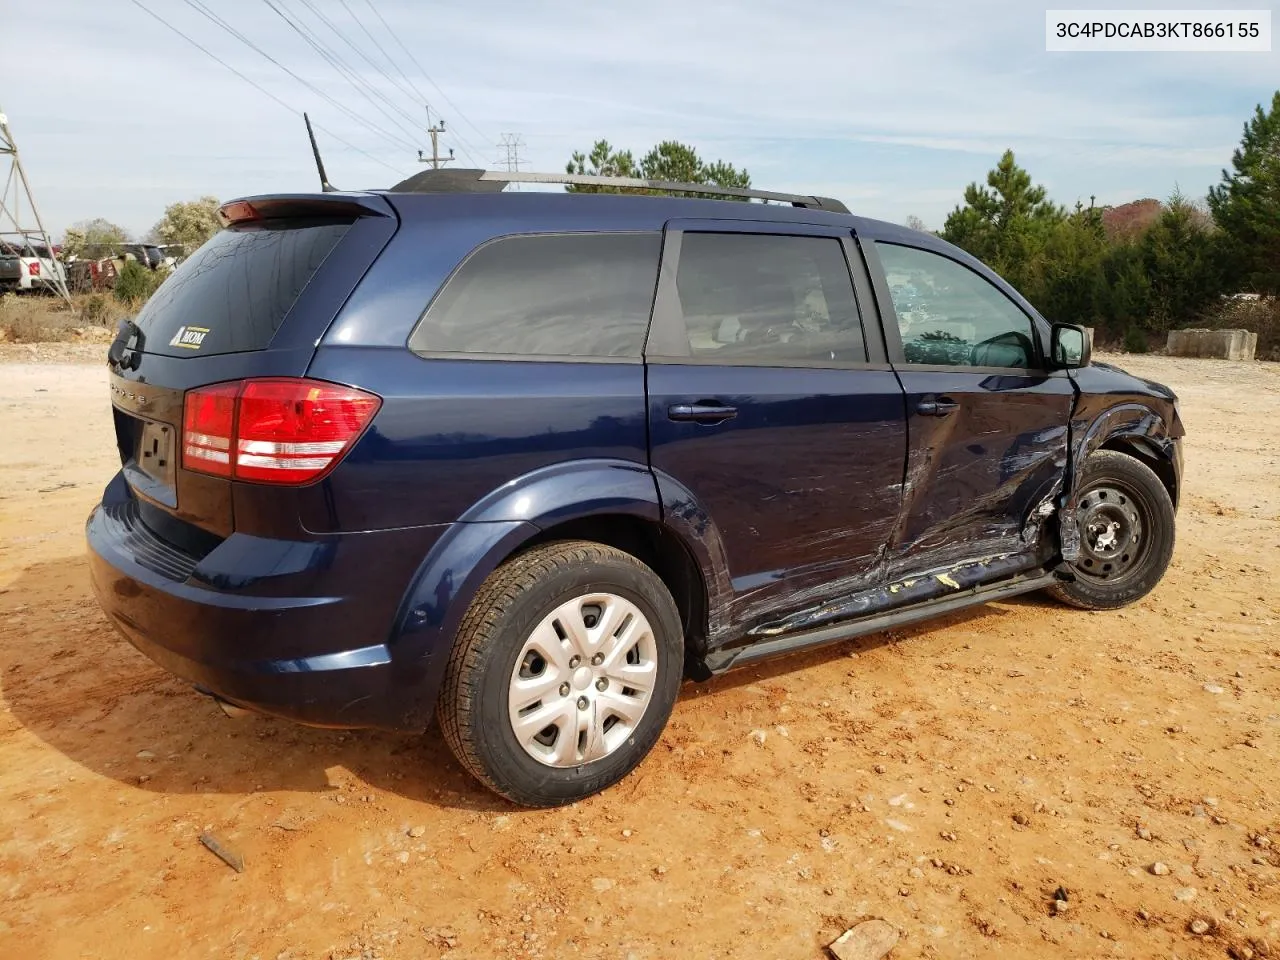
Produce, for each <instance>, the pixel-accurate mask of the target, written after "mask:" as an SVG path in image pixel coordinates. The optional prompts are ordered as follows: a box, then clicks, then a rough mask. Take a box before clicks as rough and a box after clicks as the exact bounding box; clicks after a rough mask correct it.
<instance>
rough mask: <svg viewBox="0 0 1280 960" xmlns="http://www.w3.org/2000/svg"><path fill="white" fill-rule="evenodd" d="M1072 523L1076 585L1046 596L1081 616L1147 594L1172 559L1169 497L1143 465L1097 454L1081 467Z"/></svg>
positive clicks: (1121, 456) (1105, 452)
mask: <svg viewBox="0 0 1280 960" xmlns="http://www.w3.org/2000/svg"><path fill="white" fill-rule="evenodd" d="M1080 490H1081V492H1080V495H1079V496H1078V497H1077V498H1076V519H1077V523H1078V524H1079V529H1080V556H1079V557H1078V558H1077V559H1076V560H1075V561H1074V562H1073V563H1072V564H1071V569H1072V572H1073V573H1074V574H1075V576H1076V579H1075V581H1074V582H1072V583H1066V582H1064V583H1059V584H1055V585H1054V586H1052V587H1050V588H1049V592H1050V593H1051V594H1052V595H1053V596H1054V597H1056V598H1057V599H1059V600H1061V601H1062V602H1063V603H1067V604H1069V605H1071V606H1073V607H1078V608H1080V609H1083V610H1114V609H1116V608H1118V607H1124V606H1127V605H1128V604H1131V603H1133V602H1134V601H1136V600H1139V599H1141V598H1142V597H1145V596H1146V595H1147V594H1148V593H1150V592H1151V591H1152V590H1153V589H1154V588H1155V585H1156V584H1157V583H1159V582H1160V578H1161V577H1163V576H1164V572H1165V570H1167V569H1168V567H1169V560H1170V559H1171V558H1172V556H1173V541H1174V514H1173V502H1172V501H1171V500H1170V499H1169V491H1167V490H1166V489H1165V487H1164V484H1163V483H1161V482H1160V478H1159V477H1157V476H1156V475H1155V473H1154V472H1153V471H1152V470H1151V468H1150V467H1148V466H1147V465H1146V464H1144V463H1142V462H1141V461H1139V460H1136V459H1134V458H1133V457H1130V456H1126V455H1125V454H1123V453H1117V452H1115V451H1113V450H1100V451H1098V452H1097V453H1095V454H1093V455H1092V456H1091V457H1090V458H1089V459H1088V461H1087V462H1086V463H1085V467H1084V475H1083V477H1082V479H1081V486H1080Z"/></svg>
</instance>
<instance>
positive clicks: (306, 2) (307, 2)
mask: <svg viewBox="0 0 1280 960" xmlns="http://www.w3.org/2000/svg"><path fill="white" fill-rule="evenodd" d="M299 2H301V3H302V4H303V6H305V7H306V8H307V9H308V10H310V11H311V12H312V14H314V15H315V17H316V18H317V19H319V20H320V21H321V22H322V23H323V24H324V25H325V26H327V27H328V28H329V29H330V30H331V31H332V32H333V33H334V35H336V36H337V37H338V39H339V40H341V41H342V42H343V43H345V44H346V45H347V46H348V47H350V48H351V49H352V50H353V51H355V53H356V54H357V55H358V56H359V57H360V58H361V59H362V60H364V62H365V63H367V64H368V65H369V66H370V67H372V68H373V69H374V70H375V71H376V72H377V74H378V75H379V76H380V77H382V78H383V79H384V80H386V81H387V83H389V84H390V85H391V86H392V87H393V88H395V89H396V90H398V91H399V92H400V93H402V94H404V95H405V96H406V97H408V98H409V99H410V100H415V99H421V100H422V102H423V104H424V105H425V106H426V107H427V109H428V111H429V110H430V108H431V104H430V103H428V102H427V99H426V97H424V96H422V92H421V91H420V90H418V89H417V88H416V87H415V86H414V85H413V83H412V82H411V81H409V79H408V77H405V82H406V83H407V84H408V88H406V87H405V86H404V85H402V84H401V83H399V82H397V81H396V79H395V78H394V77H392V76H391V75H390V74H388V73H387V71H386V70H385V69H383V67H382V66H381V65H379V64H378V63H376V62H374V60H373V58H372V57H370V56H369V55H368V54H367V53H365V51H364V50H362V49H361V48H360V47H359V46H357V45H356V44H355V43H353V42H352V41H351V39H350V38H349V37H348V36H347V35H346V33H344V32H343V31H342V29H340V28H339V27H338V25H337V24H335V23H334V22H333V21H332V20H330V19H329V18H328V17H327V16H326V15H325V14H324V12H323V11H322V10H320V9H319V8H318V7H317V6H316V5H315V4H314V3H313V2H312V0H299ZM340 2H341V3H342V7H343V9H344V10H346V11H347V13H348V14H350V16H351V19H352V20H354V21H355V24H356V26H358V27H359V28H360V29H361V30H362V31H363V32H364V35H365V36H366V37H368V38H369V39H370V40H371V41H372V42H373V45H374V46H375V47H377V48H378V50H379V51H381V53H382V55H383V56H384V57H386V56H387V52H386V50H385V49H383V47H382V44H380V43H379V42H378V40H377V38H376V37H374V36H373V34H372V33H370V32H369V30H368V29H367V28H366V27H365V25H364V24H363V23H362V22H361V20H360V18H359V17H357V16H356V14H355V11H354V10H352V9H351V7H350V6H349V5H348V4H347V2H346V0H340ZM388 59H390V58H388ZM390 62H391V63H392V66H393V67H395V66H396V65H395V62H394V61H390ZM397 69H398V67H397ZM400 73H401V75H403V73H404V72H403V71H400ZM369 89H371V90H374V88H373V87H372V85H370V86H369ZM374 92H375V93H378V95H379V96H380V97H381V99H382V100H383V101H384V102H385V103H387V104H388V105H389V106H391V107H392V108H393V109H395V110H396V112H397V113H399V114H400V115H401V116H402V117H404V118H405V119H407V120H408V121H409V123H410V124H416V122H417V121H416V120H415V119H414V118H413V117H412V116H410V115H409V114H408V113H406V112H405V111H403V110H401V109H400V107H399V106H398V105H397V104H394V103H392V102H391V101H390V100H389V99H387V98H386V97H385V96H383V95H382V94H381V92H379V91H377V90H374ZM428 122H430V121H429V118H428ZM455 137H456V139H457V140H458V141H459V148H460V149H461V150H462V152H463V153H464V154H467V155H468V156H470V151H469V150H468V149H467V147H469V146H470V144H468V143H467V142H466V141H465V140H463V139H462V138H461V137H459V136H457V135H456V134H455ZM434 152H435V151H434V149H433V153H434ZM474 162H475V161H474V159H473V160H472V163H474Z"/></svg>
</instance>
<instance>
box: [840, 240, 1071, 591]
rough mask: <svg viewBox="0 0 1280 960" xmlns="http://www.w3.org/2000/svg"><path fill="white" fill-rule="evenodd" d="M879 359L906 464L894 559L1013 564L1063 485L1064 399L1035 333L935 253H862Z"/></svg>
mask: <svg viewBox="0 0 1280 960" xmlns="http://www.w3.org/2000/svg"><path fill="white" fill-rule="evenodd" d="M862 249H863V251H864V253H865V254H866V258H867V262H868V264H869V265H870V267H871V271H872V276H873V278H874V282H875V284H876V286H877V293H878V294H879V297H878V299H879V301H880V306H881V310H882V316H883V323H884V330H885V336H886V340H887V342H888V349H889V356H890V359H892V360H893V361H894V364H895V366H896V367H897V369H898V373H899V376H900V377H901V379H902V384H903V388H904V389H905V391H906V409H907V433H908V437H909V443H910V456H909V459H908V467H907V494H906V502H905V503H904V505H903V520H902V525H901V527H900V529H899V530H898V532H897V534H896V535H895V537H894V542H893V544H892V554H893V557H894V560H895V563H896V564H897V565H898V566H901V567H904V568H907V569H922V568H928V567H931V566H934V565H940V564H946V563H949V562H951V561H953V560H957V559H968V558H973V557H978V556H983V555H985V554H991V553H1014V552H1022V551H1025V550H1027V549H1028V548H1029V545H1028V544H1027V543H1026V542H1025V541H1024V539H1023V537H1022V531H1023V529H1024V526H1025V525H1026V523H1027V520H1028V518H1029V515H1030V514H1031V512H1032V510H1033V509H1035V508H1036V507H1037V506H1038V504H1039V503H1040V501H1041V500H1043V499H1044V498H1045V497H1047V496H1049V495H1050V494H1051V493H1052V492H1053V491H1054V489H1055V485H1056V484H1057V483H1058V482H1059V481H1060V480H1061V478H1062V476H1063V471H1064V468H1065V465H1066V456H1067V428H1068V421H1069V418H1070V414H1071V408H1072V403H1073V400H1074V389H1073V387H1072V384H1071V380H1070V378H1069V377H1068V376H1067V374H1066V372H1065V371H1049V370H1047V369H1046V364H1045V357H1044V338H1043V337H1042V335H1041V333H1042V331H1040V330H1038V329H1037V321H1036V320H1035V319H1033V318H1032V317H1031V316H1030V315H1029V314H1028V313H1026V312H1025V311H1024V310H1023V309H1022V308H1021V307H1020V306H1019V305H1018V304H1017V303H1016V302H1015V301H1014V300H1013V299H1012V298H1011V297H1009V296H1008V295H1007V294H1006V293H1005V292H1004V291H1003V290H1001V289H1000V288H999V287H997V286H996V285H995V284H993V283H991V282H990V280H988V279H987V278H986V277H984V276H982V274H980V273H979V272H977V271H976V270H974V269H972V268H971V267H970V266H969V265H967V264H964V263H961V262H960V261H959V260H958V259H953V258H951V257H949V256H947V255H946V253H945V252H943V251H940V250H933V249H924V248H922V247H916V246H911V245H909V244H903V243H885V242H881V241H875V242H874V243H872V242H867V241H866V240H865V239H864V241H863V243H862Z"/></svg>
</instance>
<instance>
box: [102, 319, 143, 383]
mask: <svg viewBox="0 0 1280 960" xmlns="http://www.w3.org/2000/svg"><path fill="white" fill-rule="evenodd" d="M146 339H147V335H146V334H145V333H143V332H142V328H141V327H140V326H138V325H137V324H136V323H134V322H133V320H132V319H131V318H125V319H124V320H121V321H120V324H119V326H117V327H116V338H115V340H113V341H112V342H111V347H110V348H109V349H108V350H107V363H109V364H110V365H111V366H112V368H114V369H117V370H136V369H137V368H138V364H139V363H140V362H141V360H142V346H143V344H144V343H145V341H146Z"/></svg>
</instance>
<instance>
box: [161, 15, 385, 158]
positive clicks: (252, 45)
mask: <svg viewBox="0 0 1280 960" xmlns="http://www.w3.org/2000/svg"><path fill="white" fill-rule="evenodd" d="M183 2H185V3H186V4H187V6H189V7H191V8H192V9H193V10H195V11H196V12H197V13H199V14H200V15H201V16H203V17H205V18H206V19H207V20H210V21H212V22H213V23H214V24H215V25H217V26H219V27H221V28H222V29H223V30H225V31H226V32H227V33H229V34H231V35H232V36H233V37H235V38H236V39H237V40H239V41H240V42H241V43H244V44H245V45H246V46H248V47H249V48H250V49H251V50H253V51H254V52H256V53H259V54H261V55H262V56H263V57H265V58H266V59H267V60H269V61H271V62H272V63H273V64H275V65H276V66H277V67H279V68H280V69H281V70H283V71H284V72H285V73H287V74H288V75H289V76H291V77H293V79H294V80H297V81H298V82H299V83H300V84H302V85H303V86H304V87H306V88H307V89H308V90H310V91H311V92H312V93H314V94H315V95H316V96H318V97H321V98H322V99H324V100H325V101H327V102H328V103H330V104H332V105H333V106H334V107H336V108H337V109H338V110H340V111H342V113H344V114H346V115H347V116H348V117H350V118H351V119H352V120H355V121H356V122H357V123H360V124H363V125H364V126H365V127H366V128H368V129H369V130H371V131H373V132H374V133H376V134H378V135H379V136H381V137H383V138H385V139H386V140H387V141H388V142H390V143H393V144H395V145H397V146H401V147H403V146H406V144H407V141H405V140H404V139H403V138H401V137H400V136H399V135H398V134H394V133H391V132H389V131H387V130H385V129H383V128H382V127H379V126H378V125H377V124H375V123H373V122H372V121H371V120H369V119H368V118H367V117H364V116H362V115H360V114H359V113H357V112H355V111H354V110H352V109H350V108H349V107H347V106H346V105H345V104H342V103H340V102H339V101H337V100H336V99H334V98H333V97H331V96H330V95H329V94H327V93H325V92H324V91H323V90H321V89H320V88H319V87H317V86H316V85H315V84H313V83H312V82H311V81H309V80H307V79H306V78H305V77H301V76H299V75H298V74H297V73H295V72H294V71H293V70H291V69H289V68H288V67H287V66H285V65H284V64H283V63H281V62H280V61H279V60H277V59H276V58H275V57H273V56H271V54H269V53H267V51H265V50H263V49H262V47H260V46H258V44H256V43H254V42H253V41H252V40H250V39H249V38H248V37H246V36H245V35H244V34H243V33H241V32H240V31H239V30H237V29H236V28H235V27H233V26H231V24H230V23H228V22H227V21H226V20H225V19H223V18H222V17H220V16H219V15H218V14H216V13H214V12H213V11H212V10H211V9H209V8H208V7H207V6H206V5H205V4H204V3H203V2H201V0H183Z"/></svg>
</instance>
